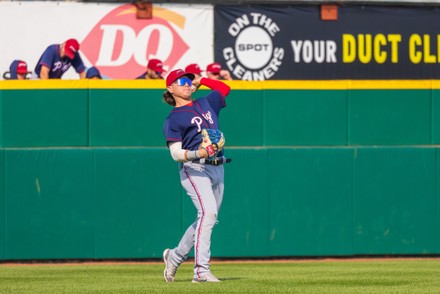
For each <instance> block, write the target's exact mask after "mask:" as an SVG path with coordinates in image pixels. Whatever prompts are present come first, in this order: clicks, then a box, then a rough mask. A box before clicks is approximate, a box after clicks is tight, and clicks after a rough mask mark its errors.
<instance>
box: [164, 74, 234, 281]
mask: <svg viewBox="0 0 440 294" xmlns="http://www.w3.org/2000/svg"><path fill="white" fill-rule="evenodd" d="M200 85H204V86H207V87H208V88H210V89H211V90H212V91H211V92H210V93H209V94H208V95H207V96H205V97H202V98H199V99H197V100H192V98H191V94H192V92H193V91H192V89H191V88H192V86H194V87H196V88H198V87H199V86H200ZM166 86H167V88H166V91H165V92H164V94H163V99H164V101H165V102H166V103H168V104H169V105H171V106H174V108H173V110H172V111H171V113H170V114H169V115H168V117H167V118H166V120H165V123H164V127H163V131H164V135H165V138H166V142H167V145H168V147H169V150H170V153H171V157H172V158H173V159H174V160H175V161H178V162H179V168H180V171H179V172H180V181H181V184H182V186H183V188H184V189H185V190H186V192H187V194H188V195H189V196H190V197H191V200H192V202H193V204H194V206H195V207H196V209H197V218H196V220H195V222H194V223H193V224H192V225H190V226H189V228H188V229H187V230H186V232H185V233H184V235H183V237H182V239H181V240H180V242H179V244H178V245H177V247H176V248H174V249H165V250H164V252H163V260H164V262H165V270H164V278H165V281H166V282H173V281H174V278H175V276H176V271H177V268H178V267H179V265H180V264H181V263H182V262H184V261H185V260H186V259H187V257H188V254H189V252H190V251H191V249H192V248H193V247H194V277H193V280H192V281H193V283H198V282H220V280H219V279H218V278H217V277H215V276H214V275H213V274H212V273H211V270H210V265H209V260H210V258H211V250H210V247H211V234H212V230H213V228H214V225H215V224H216V222H217V216H218V212H219V210H220V206H221V204H222V200H223V188H224V169H223V163H226V162H228V160H226V158H225V157H224V156H223V149H222V147H223V144H224V138H223V134H222V133H221V132H220V131H219V130H218V128H219V124H218V116H219V113H220V110H221V109H222V108H223V107H225V106H226V103H225V97H226V96H227V95H228V94H229V92H230V87H229V86H227V85H226V84H224V83H223V82H221V81H215V80H211V79H208V78H204V77H201V78H197V79H195V78H194V75H193V74H191V73H187V72H185V71H184V70H182V69H178V70H174V71H172V72H170V73H169V74H168V76H167V78H166ZM213 134H214V135H213ZM214 142H215V143H214Z"/></svg>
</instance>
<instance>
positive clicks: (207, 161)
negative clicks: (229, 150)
mask: <svg viewBox="0 0 440 294" xmlns="http://www.w3.org/2000/svg"><path fill="white" fill-rule="evenodd" d="M231 161H232V159H231V158H224V157H220V158H216V159H213V160H210V159H207V158H200V159H196V160H193V161H192V162H194V163H200V164H210V165H221V164H224V163H229V162H231Z"/></svg>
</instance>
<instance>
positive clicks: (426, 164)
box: [353, 148, 440, 254]
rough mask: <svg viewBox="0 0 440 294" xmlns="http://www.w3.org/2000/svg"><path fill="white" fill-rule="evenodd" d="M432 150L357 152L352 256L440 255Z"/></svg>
mask: <svg viewBox="0 0 440 294" xmlns="http://www.w3.org/2000/svg"><path fill="white" fill-rule="evenodd" d="M436 151H437V150H436V149H433V148H359V149H358V151H357V156H356V157H357V158H356V170H355V173H356V176H355V181H354V185H355V187H356V188H355V190H356V198H355V203H354V209H353V212H354V226H355V227H354V229H355V234H354V237H355V238H354V243H355V253H357V254H420V253H423V254H434V253H439V252H438V249H439V248H438V234H437V233H438V226H439V218H440V216H439V211H438V201H439V197H438V192H437V191H436V189H437V187H438V182H437V181H438V177H437V176H436V175H437V173H438V170H437V166H436V162H437V160H436Z"/></svg>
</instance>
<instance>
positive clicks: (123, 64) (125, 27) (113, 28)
mask: <svg viewBox="0 0 440 294" xmlns="http://www.w3.org/2000/svg"><path fill="white" fill-rule="evenodd" d="M153 15H154V17H153V18H152V19H151V20H140V19H136V7H135V6H134V5H132V4H126V5H122V6H119V7H117V8H116V9H114V10H112V11H111V12H110V13H108V14H107V15H106V16H104V17H103V18H102V19H101V20H100V21H99V23H97V24H96V25H95V27H94V28H93V29H92V31H91V32H90V33H89V34H88V35H87V37H86V38H85V39H84V41H83V42H82V43H81V51H82V53H83V55H84V56H85V57H86V58H87V59H88V60H89V61H90V63H91V64H93V65H95V66H97V67H98V68H99V70H100V72H101V74H102V75H104V76H106V77H108V78H111V79H133V78H135V77H137V76H139V75H140V74H142V73H143V72H145V70H146V67H147V64H148V60H150V59H153V58H157V59H160V60H162V61H163V63H164V65H165V68H173V67H174V65H175V64H176V63H177V62H178V61H179V59H180V58H181V57H182V56H183V55H184V54H185V53H186V52H187V51H188V49H189V46H188V45H187V44H186V43H185V42H184V41H183V40H182V38H181V37H180V35H179V32H178V30H180V29H182V30H183V28H184V27H185V17H184V16H182V15H179V14H177V13H175V12H172V11H169V10H167V9H164V8H161V7H155V6H153Z"/></svg>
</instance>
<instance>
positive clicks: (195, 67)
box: [185, 63, 202, 75]
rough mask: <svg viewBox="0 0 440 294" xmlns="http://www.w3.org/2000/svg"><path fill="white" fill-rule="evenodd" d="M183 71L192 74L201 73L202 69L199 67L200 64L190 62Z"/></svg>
mask: <svg viewBox="0 0 440 294" xmlns="http://www.w3.org/2000/svg"><path fill="white" fill-rule="evenodd" d="M185 71H186V72H188V73H192V74H198V75H200V74H202V70H201V69H200V66H199V65H198V64H196V63H191V64H190V65H188V66H187V67H185Z"/></svg>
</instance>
